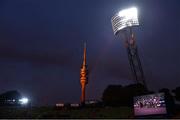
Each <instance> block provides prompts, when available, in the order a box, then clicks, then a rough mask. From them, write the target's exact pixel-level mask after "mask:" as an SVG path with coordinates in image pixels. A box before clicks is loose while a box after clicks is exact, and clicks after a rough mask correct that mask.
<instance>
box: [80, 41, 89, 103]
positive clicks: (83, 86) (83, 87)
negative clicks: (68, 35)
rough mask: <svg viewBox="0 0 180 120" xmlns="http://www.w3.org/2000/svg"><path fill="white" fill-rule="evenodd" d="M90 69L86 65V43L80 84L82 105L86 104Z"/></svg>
mask: <svg viewBox="0 0 180 120" xmlns="http://www.w3.org/2000/svg"><path fill="white" fill-rule="evenodd" d="M87 75H88V69H87V63H86V43H84V55H83V64H82V67H81V71H80V83H81V104H82V105H84V104H85V92H86V85H87V84H88V76H87Z"/></svg>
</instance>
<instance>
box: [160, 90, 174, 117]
mask: <svg viewBox="0 0 180 120" xmlns="http://www.w3.org/2000/svg"><path fill="white" fill-rule="evenodd" d="M159 92H161V93H164V96H165V102H166V109H167V112H168V113H169V114H172V113H174V106H175V103H174V98H173V96H172V95H171V94H170V90H169V89H168V88H162V89H160V90H159Z"/></svg>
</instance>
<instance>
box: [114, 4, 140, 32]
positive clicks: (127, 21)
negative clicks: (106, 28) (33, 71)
mask: <svg viewBox="0 0 180 120" xmlns="http://www.w3.org/2000/svg"><path fill="white" fill-rule="evenodd" d="M111 22H112V27H113V31H114V34H115V35H116V34H117V32H118V31H119V30H122V29H124V28H126V27H131V26H137V25H139V21H138V13H137V9H136V8H134V7H133V8H129V9H125V10H122V11H120V12H119V13H117V14H115V15H114V16H113V17H112V19H111Z"/></svg>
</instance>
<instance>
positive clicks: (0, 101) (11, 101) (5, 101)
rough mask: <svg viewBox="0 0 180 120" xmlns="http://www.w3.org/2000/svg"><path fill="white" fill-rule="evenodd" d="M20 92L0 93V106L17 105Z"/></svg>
mask: <svg viewBox="0 0 180 120" xmlns="http://www.w3.org/2000/svg"><path fill="white" fill-rule="evenodd" d="M20 98H21V94H20V93H19V92H18V91H16V90H12V91H8V92H5V93H2V94H1V95H0V106H9V105H18V100H19V99H20Z"/></svg>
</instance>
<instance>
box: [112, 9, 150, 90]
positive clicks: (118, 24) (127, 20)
mask: <svg viewBox="0 0 180 120" xmlns="http://www.w3.org/2000/svg"><path fill="white" fill-rule="evenodd" d="M111 23H112V28H113V31H114V34H115V35H120V36H121V37H124V40H125V47H126V49H127V53H128V59H129V63H130V67H131V71H132V73H133V77H134V79H135V80H136V81H137V83H141V84H143V85H144V86H145V87H146V88H147V86H146V83H145V77H144V73H143V69H142V66H141V61H140V58H139V55H138V49H137V45H136V41H135V36H134V33H133V31H132V28H133V27H134V26H138V25H139V21H138V11H137V8H135V7H132V8H128V9H124V10H122V11H120V12H118V13H117V14H115V15H114V16H113V17H112V19H111Z"/></svg>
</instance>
